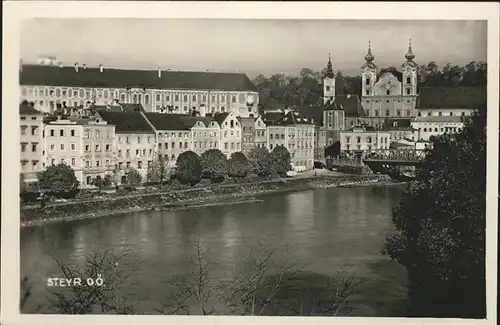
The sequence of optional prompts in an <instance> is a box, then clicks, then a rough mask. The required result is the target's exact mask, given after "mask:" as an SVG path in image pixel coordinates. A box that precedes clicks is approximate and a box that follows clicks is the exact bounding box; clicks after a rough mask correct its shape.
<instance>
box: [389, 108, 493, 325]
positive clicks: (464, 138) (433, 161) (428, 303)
mask: <svg viewBox="0 0 500 325" xmlns="http://www.w3.org/2000/svg"><path fill="white" fill-rule="evenodd" d="M485 115H486V113H485V111H484V112H479V113H478V114H476V115H474V116H473V117H472V119H470V120H468V121H467V123H466V126H465V128H464V129H462V130H461V131H460V132H458V133H457V134H451V135H450V134H444V135H442V136H439V137H436V138H435V139H433V146H432V149H430V150H429V151H428V154H427V156H426V158H425V159H424V161H423V162H422V164H421V166H420V168H419V169H418V170H417V173H416V179H415V182H414V184H413V185H412V186H411V187H410V188H409V190H408V191H407V193H405V195H404V196H403V198H402V199H401V201H400V202H399V204H398V206H397V207H396V208H395V209H394V213H393V221H394V224H395V226H396V228H397V230H398V233H397V234H396V235H394V236H392V237H390V238H388V239H387V241H386V243H385V246H384V249H383V253H385V254H388V255H389V256H390V257H391V258H392V259H394V260H396V261H398V262H399V263H400V264H402V265H404V266H405V267H406V269H407V271H408V276H409V287H410V292H409V299H410V303H411V304H410V306H411V308H410V310H409V313H410V314H411V315H415V316H419V317H424V316H425V317H478V318H484V317H485V316H486V283H485V235H486V221H485V215H486V184H485V179H486V116H485Z"/></svg>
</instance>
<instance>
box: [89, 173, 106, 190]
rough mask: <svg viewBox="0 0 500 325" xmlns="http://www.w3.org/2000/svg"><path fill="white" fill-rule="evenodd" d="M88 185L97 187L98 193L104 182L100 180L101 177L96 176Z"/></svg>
mask: <svg viewBox="0 0 500 325" xmlns="http://www.w3.org/2000/svg"><path fill="white" fill-rule="evenodd" d="M90 184H91V185H93V186H95V187H97V188H98V189H99V191H101V189H102V188H103V187H104V180H103V179H102V177H101V175H97V176H96V177H94V178H93V179H92V182H91V183H90Z"/></svg>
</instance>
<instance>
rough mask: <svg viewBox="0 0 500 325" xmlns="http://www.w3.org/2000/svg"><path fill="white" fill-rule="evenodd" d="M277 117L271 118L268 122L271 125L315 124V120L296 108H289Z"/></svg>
mask: <svg viewBox="0 0 500 325" xmlns="http://www.w3.org/2000/svg"><path fill="white" fill-rule="evenodd" d="M280 114H281V116H279V117H278V118H277V119H274V120H270V121H269V122H266V124H269V125H275V126H287V125H298V124H311V125H314V123H313V120H312V119H311V118H309V117H306V116H304V115H302V114H300V113H299V112H297V111H294V110H288V111H285V112H283V113H280Z"/></svg>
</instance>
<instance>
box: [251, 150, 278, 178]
mask: <svg viewBox="0 0 500 325" xmlns="http://www.w3.org/2000/svg"><path fill="white" fill-rule="evenodd" d="M248 158H249V160H250V164H251V167H252V169H253V170H254V171H255V172H256V173H257V175H259V176H260V177H269V176H271V175H272V174H273V171H274V168H273V164H274V157H273V155H272V154H271V153H270V152H268V151H267V149H266V148H253V149H252V150H251V151H250V152H249V153H248Z"/></svg>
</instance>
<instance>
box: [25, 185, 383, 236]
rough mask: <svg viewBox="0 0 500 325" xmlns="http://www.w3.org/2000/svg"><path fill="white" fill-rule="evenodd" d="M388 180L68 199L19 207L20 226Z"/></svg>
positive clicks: (224, 187) (232, 187)
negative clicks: (42, 206)
mask: <svg viewBox="0 0 500 325" xmlns="http://www.w3.org/2000/svg"><path fill="white" fill-rule="evenodd" d="M390 182H391V180H390V178H389V177H388V176H386V175H349V176H341V177H339V176H336V177H332V176H317V177H312V178H299V179H281V180H273V181H265V182H258V183H247V184H234V185H233V184H232V185H222V186H220V185H213V186H210V187H205V188H196V187H195V188H192V189H188V190H182V191H170V192H154V193H148V194H136V195H127V196H118V197H109V198H104V199H98V200H92V201H91V200H85V201H75V202H68V203H65V204H58V205H49V206H47V207H45V209H43V210H42V209H41V208H40V207H39V206H25V207H22V208H21V211H20V212H21V227H29V226H37V225H41V224H44V223H48V222H65V221H71V220H79V219H91V218H98V217H104V216H108V215H112V214H120V213H127V212H134V211H144V210H151V209H154V210H158V209H160V210H175V209H176V208H179V209H180V208H182V209H185V208H189V207H197V208H199V207H202V206H204V205H207V206H208V205H214V204H222V203H223V202H225V203H227V204H230V203H232V202H238V201H242V199H245V198H246V199H247V200H248V201H254V202H255V201H258V200H256V199H255V196H256V195H259V194H265V193H273V192H287V191H300V190H306V189H311V188H328V187H342V186H362V185H364V184H384V183H390Z"/></svg>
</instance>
